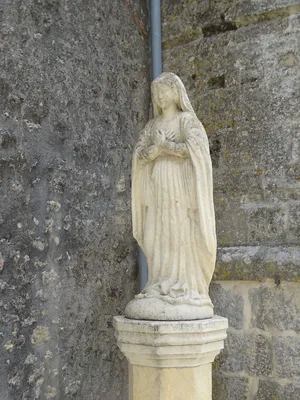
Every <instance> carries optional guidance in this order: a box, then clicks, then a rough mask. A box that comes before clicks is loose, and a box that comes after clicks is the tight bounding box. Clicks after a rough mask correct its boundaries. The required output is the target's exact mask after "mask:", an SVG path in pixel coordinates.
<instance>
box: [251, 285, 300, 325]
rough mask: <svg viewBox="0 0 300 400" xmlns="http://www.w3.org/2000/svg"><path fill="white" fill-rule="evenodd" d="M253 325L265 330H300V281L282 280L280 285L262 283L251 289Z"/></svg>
mask: <svg viewBox="0 0 300 400" xmlns="http://www.w3.org/2000/svg"><path fill="white" fill-rule="evenodd" d="M249 300H250V303H251V312H252V318H251V325H252V326H253V327H254V328H259V329H263V330H265V331H270V330H271V331H273V330H274V329H277V330H279V331H284V330H293V331H296V332H300V290H299V283H288V282H281V283H280V284H279V286H277V285H276V284H275V283H274V285H273V286H271V287H269V286H264V285H262V286H261V287H259V288H254V289H251V290H250V291H249Z"/></svg>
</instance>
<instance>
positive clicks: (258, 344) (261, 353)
mask: <svg viewBox="0 0 300 400" xmlns="http://www.w3.org/2000/svg"><path fill="white" fill-rule="evenodd" d="M216 366H217V368H218V371H219V372H246V373H248V374H250V375H262V376H270V375H271V373H272V345H271V340H270V339H268V338H266V337H265V336H263V335H259V334H254V333H246V334H243V333H241V334H237V333H233V332H230V330H229V332H228V338H227V340H226V341H225V348H224V351H223V352H222V353H221V354H220V355H219V356H218V357H217V358H216Z"/></svg>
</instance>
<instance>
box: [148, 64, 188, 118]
mask: <svg viewBox="0 0 300 400" xmlns="http://www.w3.org/2000/svg"><path fill="white" fill-rule="evenodd" d="M151 97H152V104H153V113H154V117H157V116H159V115H160V114H161V112H162V108H163V107H165V106H167V105H168V104H167V103H171V102H174V103H175V104H176V105H177V108H178V109H179V110H181V111H188V112H190V113H192V114H193V115H195V111H194V109H193V107H192V105H191V102H190V100H189V98H188V95H187V93H186V89H185V87H184V84H183V83H182V81H181V79H180V78H179V77H178V76H177V75H175V74H174V73H173V72H163V73H162V74H160V75H159V76H158V77H157V78H156V79H154V81H152V83H151Z"/></svg>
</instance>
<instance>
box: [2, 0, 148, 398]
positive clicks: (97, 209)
mask: <svg viewBox="0 0 300 400" xmlns="http://www.w3.org/2000/svg"><path fill="white" fill-rule="evenodd" d="M147 13H148V11H147V6H146V3H145V2H144V1H141V0H135V1H132V2H130V1H127V0H124V1H121V0H120V1H119V0H102V1H92V0H23V1H19V0H3V1H2V2H1V5H0V49H1V56H0V197H1V212H0V226H1V228H0V233H1V236H0V252H1V255H0V270H1V272H0V293H1V297H0V388H1V389H0V399H1V400H33V399H56V400H62V399H64V400H68V399H78V400H83V399H84V400H100V399H101V400H106V399H107V400H115V399H126V398H127V395H126V391H127V376H126V374H127V363H126V362H125V361H124V359H123V357H122V355H121V353H120V352H118V351H117V350H116V344H115V340H114V332H113V328H112V316H113V315H117V314H120V313H122V312H123V310H124V307H125V305H126V303H128V301H129V300H130V299H131V298H132V297H133V295H134V292H135V290H136V273H137V268H136V259H137V253H136V247H135V244H134V242H133V239H132V234H131V214H130V170H131V156H132V145H133V143H134V142H135V139H136V138H135V135H136V134H137V132H138V130H139V129H140V128H141V127H142V126H143V125H144V124H145V122H146V121H147V119H148V110H149V90H148V88H149V79H148V77H149V71H148V38H147V21H148V15H147Z"/></svg>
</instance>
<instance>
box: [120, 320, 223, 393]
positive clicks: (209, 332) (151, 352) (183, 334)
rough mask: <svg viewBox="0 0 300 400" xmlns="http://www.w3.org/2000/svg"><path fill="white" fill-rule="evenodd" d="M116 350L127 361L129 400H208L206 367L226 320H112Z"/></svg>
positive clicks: (218, 347) (219, 346) (218, 345)
mask: <svg viewBox="0 0 300 400" xmlns="http://www.w3.org/2000/svg"><path fill="white" fill-rule="evenodd" d="M114 327H115V330H116V332H115V333H116V337H117V341H118V347H119V348H120V350H121V351H122V353H123V354H124V355H125V356H126V358H127V359H128V361H129V400H161V399H163V400H166V399H172V400H182V399H189V400H211V398H212V376H211V365H212V362H213V361H214V359H215V357H216V355H217V354H219V352H220V351H221V349H223V347H224V339H225V338H226V330H227V328H228V321H227V319H226V318H222V317H218V316H216V315H214V316H213V317H212V318H210V319H206V320H201V321H165V322H164V321H137V320H133V319H127V318H124V317H114Z"/></svg>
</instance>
